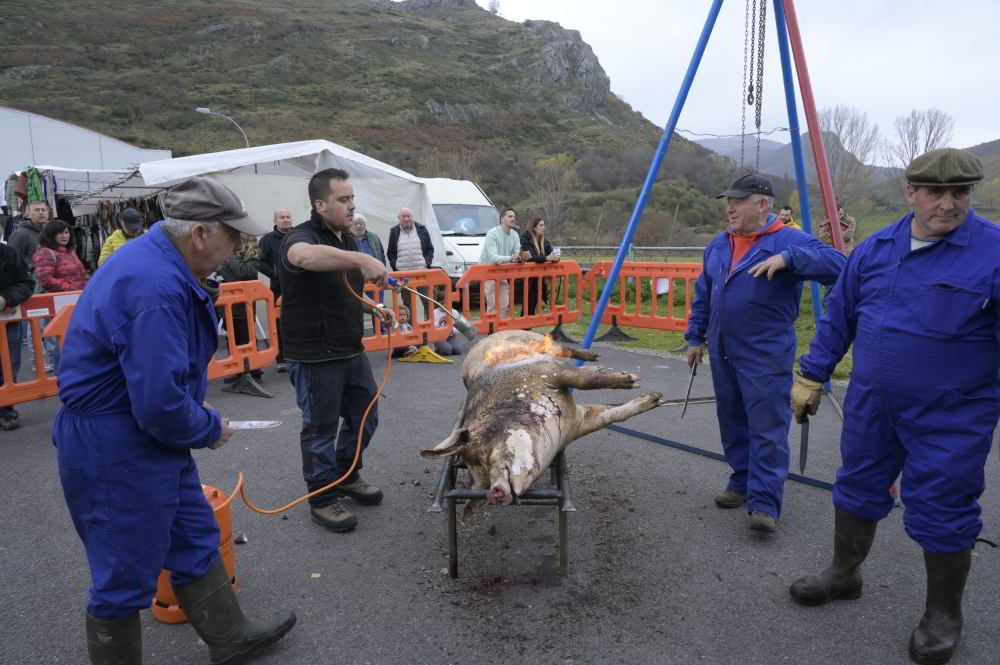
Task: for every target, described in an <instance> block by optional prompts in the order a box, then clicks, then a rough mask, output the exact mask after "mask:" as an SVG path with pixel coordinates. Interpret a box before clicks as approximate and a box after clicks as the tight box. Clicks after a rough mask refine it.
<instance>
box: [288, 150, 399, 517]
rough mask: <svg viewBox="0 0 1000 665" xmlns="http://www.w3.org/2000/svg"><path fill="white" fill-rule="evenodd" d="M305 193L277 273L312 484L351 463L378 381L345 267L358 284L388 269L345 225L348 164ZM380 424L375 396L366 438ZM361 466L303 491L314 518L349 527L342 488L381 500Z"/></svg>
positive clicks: (384, 315) (387, 317)
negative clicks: (304, 210)
mask: <svg viewBox="0 0 1000 665" xmlns="http://www.w3.org/2000/svg"><path fill="white" fill-rule="evenodd" d="M309 200H310V201H311V205H312V215H311V216H310V218H309V221H307V222H305V223H304V224H300V225H299V226H297V227H295V228H294V229H292V230H291V231H289V232H288V235H287V236H286V237H285V242H284V244H283V245H282V250H281V262H280V265H279V268H278V271H279V272H278V274H279V278H280V281H281V291H282V297H283V304H282V307H281V337H282V339H283V340H284V344H285V360H286V361H287V362H288V375H289V378H291V380H292V385H293V386H295V398H296V401H297V402H298V405H299V408H300V409H301V410H302V432H301V435H300V442H301V446H302V473H303V476H304V477H305V481H306V487H307V488H308V489H309V491H310V492H312V491H315V490H317V489H320V488H321V487H324V486H326V485H329V484H330V483H331V482H333V481H334V480H336V479H338V478H340V477H341V476H342V475H343V474H344V473H345V472H346V471H347V470H348V469H349V468H350V466H351V462H352V461H353V459H354V453H355V448H356V446H357V441H358V431H359V429H360V427H361V419H362V416H363V415H364V412H365V409H366V408H367V407H368V404H369V403H370V402H371V400H372V398H373V397H374V395H375V389H376V386H375V378H374V377H373V376H372V368H371V365H370V364H369V363H368V357H367V356H366V355H365V351H364V346H363V345H362V342H361V338H362V335H363V329H362V323H361V321H362V310H363V308H364V305H363V304H362V303H361V302H360V301H359V300H357V299H356V298H355V297H354V296H353V295H352V294H351V292H350V291H349V290H348V288H347V287H346V286H345V284H344V275H345V274H346V275H347V280H348V281H349V282H350V285H351V288H352V289H354V291H355V293H358V294H360V293H361V291H362V288H363V286H364V283H365V281H366V280H367V281H372V282H375V283H376V284H378V285H381V284H382V281H383V280H384V279H385V277H386V269H385V266H384V265H382V264H381V263H380V262H379V261H377V260H376V259H373V258H372V257H370V256H368V255H367V254H364V253H363V252H359V251H358V246H357V243H356V242H355V241H354V237H353V235H352V234H351V224H352V218H353V216H354V188H353V186H352V185H351V183H350V180H349V176H348V174H347V172H346V171H342V170H340V169H325V170H323V171H319V172H318V173H316V174H315V175H314V176H313V177H312V179H311V180H310V181H309ZM345 271H346V273H345ZM376 313H377V314H378V315H379V317H380V318H381V319H382V321H383V323H386V324H391V323H392V314H391V311H386V310H376ZM341 418H343V419H344V422H343V426H342V427H340V426H339V425H340V419H341ZM377 425H378V407H377V406H376V407H375V408H373V409H372V411H371V413H369V414H368V419H367V421H366V422H365V423H364V436H363V448H367V447H368V443H369V442H370V441H371V438H372V436H373V435H374V433H375V428H376V426H377ZM338 429H339V432H340V435H339V436H338ZM361 467H362V458H361V457H360V456H359V458H358V464H357V467H356V469H355V471H354V472H353V473H352V474H351V476H350V477H349V478H347V479H346V481H345V482H343V483H341V484H340V485H338V486H337V487H335V488H333V489H331V490H330V491H328V492H324V493H323V494H320V495H318V496H315V497H313V498H311V499H310V500H309V503H310V512H311V514H312V519H313V520H314V521H315V522H317V523H319V524H321V525H323V526H324V527H326V528H327V529H329V530H331V531H336V532H343V531H350V530H351V529H353V528H354V527H355V526H356V525H357V523H358V520H357V518H356V517H355V516H354V515H352V514H351V513H350V511H348V510H347V509H346V508H344V507H343V506H342V505H340V501H339V498H340V495H341V494H343V495H345V496H348V497H350V498H352V499H354V500H355V501H357V502H358V503H360V504H361V505H366V506H374V505H376V504H378V503H380V502H381V501H382V490H380V489H378V488H377V487H374V486H372V485H369V484H368V483H366V482H364V481H363V480H361V475H360V474H359V473H358V471H359V470H360V469H361Z"/></svg>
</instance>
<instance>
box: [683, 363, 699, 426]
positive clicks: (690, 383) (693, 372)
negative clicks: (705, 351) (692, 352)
mask: <svg viewBox="0 0 1000 665" xmlns="http://www.w3.org/2000/svg"><path fill="white" fill-rule="evenodd" d="M697 374H698V363H695V364H694V365H692V366H691V378H690V379H688V389H687V394H686V395H685V396H684V408H683V409H681V418H682V419H683V418H684V414H685V413H687V410H688V403H689V402H690V401H691V387H692V386H694V377H695V376H696V375H697Z"/></svg>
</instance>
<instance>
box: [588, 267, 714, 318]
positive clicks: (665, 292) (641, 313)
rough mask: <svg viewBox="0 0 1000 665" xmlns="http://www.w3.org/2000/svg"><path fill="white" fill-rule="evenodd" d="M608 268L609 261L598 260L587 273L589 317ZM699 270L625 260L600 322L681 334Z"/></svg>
mask: <svg viewBox="0 0 1000 665" xmlns="http://www.w3.org/2000/svg"><path fill="white" fill-rule="evenodd" d="M611 266H612V263H611V262H610V261H601V262H600V263H595V264H594V265H593V266H592V267H591V269H590V272H588V273H587V291H588V298H589V300H590V312H591V315H593V311H594V306H595V304H596V303H597V301H598V300H599V299H600V296H601V291H602V290H603V289H604V283H605V281H606V280H607V276H608V273H610V272H611ZM701 271H702V266H701V264H700V263H654V262H643V263H639V262H629V261H626V262H625V263H623V264H622V267H621V271H620V272H619V273H618V292H617V293H616V294H612V297H611V300H610V301H609V302H608V306H607V309H606V310H605V311H604V315H603V316H602V317H601V323H612V322H617V323H618V325H623V326H634V327H636V328H652V329H654V330H673V331H677V332H684V331H685V330H687V323H688V317H690V316H691V305H692V303H693V302H694V283H695V281H696V280H697V279H698V276H699V275H701ZM678 299H680V304H678V302H677V301H678Z"/></svg>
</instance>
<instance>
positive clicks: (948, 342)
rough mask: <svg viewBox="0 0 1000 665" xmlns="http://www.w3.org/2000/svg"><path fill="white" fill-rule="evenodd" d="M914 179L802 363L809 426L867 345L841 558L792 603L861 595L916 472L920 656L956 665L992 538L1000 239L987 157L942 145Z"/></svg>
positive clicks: (844, 443) (840, 526)
mask: <svg viewBox="0 0 1000 665" xmlns="http://www.w3.org/2000/svg"><path fill="white" fill-rule="evenodd" d="M905 177H906V180H907V183H908V184H907V187H906V197H907V201H908V203H909V204H910V207H911V209H912V212H910V213H908V214H906V215H905V216H903V217H902V218H901V219H900V220H899V221H898V222H896V223H895V224H893V225H891V226H888V227H886V228H884V229H882V230H880V231H877V232H876V233H874V234H872V235H871V236H869V237H868V238H866V239H865V241H864V242H862V243H861V244H860V245H859V246H858V248H857V251H856V252H854V253H853V254H852V255H851V258H850V260H849V261H848V262H847V268H846V269H845V270H844V274H843V275H842V276H841V278H840V279H839V280H838V281H837V283H836V285H835V286H834V287H833V290H832V291H831V293H830V298H829V301H828V313H827V315H826V316H825V317H823V319H822V320H820V322H819V323H818V325H817V329H816V336H815V337H814V338H813V341H812V344H811V345H810V347H809V353H808V354H806V355H804V356H802V358H800V360H799V367H800V373H801V374H800V376H799V378H798V380H797V381H796V383H795V387H794V388H793V390H792V404H793V407H794V409H795V416H796V418H797V419H799V420H800V421H801V420H802V419H803V418H805V417H807V416H808V415H812V414H815V413H816V410H817V408H818V407H819V404H820V391H821V388H822V384H823V382H825V381H827V380H828V379H829V378H830V376H831V375H832V374H833V370H834V368H835V367H836V365H837V363H838V362H839V361H840V360H841V358H843V357H844V355H845V354H847V353H848V350H849V348H850V347H851V345H852V342H853V354H854V369H853V371H852V372H851V383H850V386H849V387H848V390H847V398H846V401H845V402H844V411H845V412H846V413H847V415H848V417H847V419H846V420H844V428H843V432H842V434H841V437H840V454H841V466H840V469H839V470H838V471H837V479H836V483H835V484H834V487H833V505H834V538H833V562H832V564H831V565H830V566H829V567H827V568H826V569H824V570H823V571H822V572H820V573H819V574H818V575H810V576H808V577H803V578H801V579H799V580H796V581H795V582H794V583H793V584H792V585H791V588H790V592H791V595H792V597H793V598H794V599H795V600H796V601H797V602H799V603H801V604H803V605H823V604H825V603H828V602H830V601H833V600H838V599H844V600H853V599H856V598H859V597H860V596H861V592H862V579H861V572H860V568H861V565H862V564H863V563H864V561H865V558H866V557H867V556H868V552H869V550H870V549H871V547H872V543H873V542H874V540H875V531H876V528H877V526H878V522H879V521H880V520H881V519H883V518H884V517H886V515H888V514H889V512H890V511H891V510H892V508H893V504H894V501H893V498H892V496H890V494H889V486H890V485H891V484H892V482H893V481H894V480H895V479H896V477H897V476H898V475H899V474H900V472H902V474H903V482H902V485H901V487H902V500H903V504H904V505H905V506H906V510H905V511H904V512H903V527H904V528H905V530H906V533H907V535H908V536H909V537H910V538H912V539H913V540H915V541H916V542H917V544H919V545H920V547H921V548H922V549H923V559H924V566H925V569H926V575H927V576H926V580H927V586H926V591H927V595H926V604H925V612H924V615H923V617H922V618H921V620H920V623H919V624H918V625H917V627H916V629H914V631H913V633H912V634H911V636H910V645H909V651H910V656H911V658H913V660H915V661H916V662H918V663H945V662H947V661H948V660H949V659H950V658H951V656H952V654H953V652H954V650H955V647H956V646H957V645H958V641H959V638H960V636H961V633H962V597H963V594H964V593H965V583H966V579H967V577H968V574H969V568H970V566H971V562H972V558H973V557H972V548H973V546H974V545H975V543H976V539H977V537H978V536H979V534H980V532H981V531H982V528H983V522H982V519H981V517H980V513H981V508H980V505H979V497H980V495H981V494H982V493H983V490H984V489H985V487H986V474H985V468H984V467H985V465H986V461H987V459H988V456H989V452H990V445H991V443H992V439H993V435H994V431H995V430H996V427H997V417H998V414H1000V361H998V359H1000V313H998V312H1000V269H998V268H1000V228H998V227H997V225H996V224H994V223H993V222H991V221H990V220H988V219H985V218H983V217H980V216H978V215H977V214H976V213H975V211H974V210H973V209H972V208H971V194H972V188H973V186H974V185H975V184H976V183H978V182H980V181H981V180H982V179H983V166H982V163H981V162H980V161H979V159H978V158H977V157H976V156H975V155H973V154H972V153H970V152H967V151H965V150H957V149H954V148H943V149H940V150H932V151H930V152H928V153H926V154H923V155H921V156H919V157H917V158H916V159H914V160H913V161H912V162H911V163H910V165H909V166H908V167H907V169H906V172H905ZM981 558H982V557H981ZM875 591H876V592H878V591H879V589H878V585H875ZM992 618H993V617H991V620H992ZM970 660H977V659H975V658H970Z"/></svg>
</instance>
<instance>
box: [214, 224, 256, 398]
mask: <svg viewBox="0 0 1000 665" xmlns="http://www.w3.org/2000/svg"><path fill="white" fill-rule="evenodd" d="M259 271H260V257H259V256H258V254H257V238H256V237H254V236H251V235H247V234H243V247H242V249H240V251H238V252H236V253H235V254H233V255H232V256H230V257H229V258H228V259H226V262H225V263H224V264H222V267H221V268H219V276H220V277H222V281H223V282H249V281H251V280H255V279H257V273H258V272H259ZM256 325H257V317H256V313H255V312H249V314H248V312H247V308H246V307H240V306H236V307H233V330H231V331H229V334H231V335H233V336H234V338H235V339H236V343H237V344H246V343H247V342H249V341H250V327H251V326H256ZM244 373H245V372H244ZM250 376H251V377H253V378H254V380H256V381H260V380H262V379H263V378H264V372H263V370H260V369H252V370H250ZM239 378H240V375H239V374H234V375H233V376H227V377H226V378H225V379H223V382H224V383H236V382H237V381H238V380H239Z"/></svg>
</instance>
